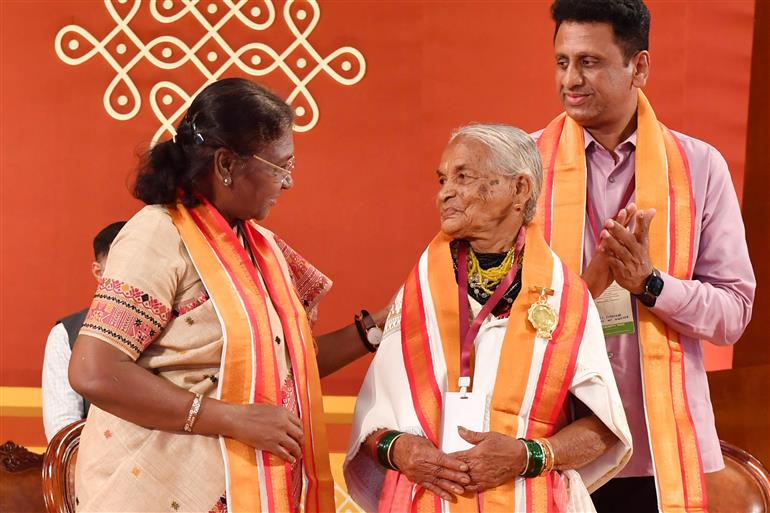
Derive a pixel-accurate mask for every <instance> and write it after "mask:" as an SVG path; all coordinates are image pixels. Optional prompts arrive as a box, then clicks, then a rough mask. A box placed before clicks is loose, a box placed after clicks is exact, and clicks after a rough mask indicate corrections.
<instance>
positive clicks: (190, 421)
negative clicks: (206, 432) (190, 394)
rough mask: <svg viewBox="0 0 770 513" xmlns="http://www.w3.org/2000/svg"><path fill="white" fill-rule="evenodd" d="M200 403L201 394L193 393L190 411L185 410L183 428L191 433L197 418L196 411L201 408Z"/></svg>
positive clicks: (201, 401)
mask: <svg viewBox="0 0 770 513" xmlns="http://www.w3.org/2000/svg"><path fill="white" fill-rule="evenodd" d="M201 403H203V394H195V398H194V399H193V402H192V405H191V406H190V411H189V412H187V422H185V423H184V430H185V431H187V432H188V433H192V429H193V426H194V425H195V421H196V420H198V412H199V411H200V409H201Z"/></svg>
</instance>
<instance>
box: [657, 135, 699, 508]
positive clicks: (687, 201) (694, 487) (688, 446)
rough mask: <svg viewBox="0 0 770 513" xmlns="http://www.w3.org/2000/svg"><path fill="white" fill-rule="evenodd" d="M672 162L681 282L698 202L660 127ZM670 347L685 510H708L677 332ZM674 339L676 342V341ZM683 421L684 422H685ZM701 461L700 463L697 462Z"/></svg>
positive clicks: (670, 138) (675, 262) (675, 258)
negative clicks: (680, 447) (696, 202)
mask: <svg viewBox="0 0 770 513" xmlns="http://www.w3.org/2000/svg"><path fill="white" fill-rule="evenodd" d="M660 126H661V130H662V133H663V139H664V141H665V145H666V154H667V156H668V160H669V168H668V175H669V177H668V178H669V194H670V205H671V207H670V210H671V222H670V225H671V230H670V234H669V237H670V240H671V243H670V250H669V251H670V254H671V258H669V271H668V272H669V274H671V275H672V276H676V277H678V278H680V279H690V278H691V277H692V266H693V260H694V255H693V252H694V247H695V200H694V198H693V193H692V178H691V174H690V169H689V163H688V161H687V156H686V154H685V152H684V148H682V145H681V143H680V142H679V140H678V139H677V138H676V137H675V136H674V134H672V133H671V131H670V130H669V129H668V128H666V127H665V126H663V124H662V123H661V124H660ZM668 337H669V346H670V347H671V351H672V355H673V356H674V357H673V358H672V363H673V367H672V383H673V384H674V386H675V389H674V392H673V397H674V411H675V416H676V418H677V419H678V420H677V424H678V426H679V438H680V446H682V447H683V449H682V450H680V458H681V459H682V461H684V465H683V466H682V470H683V473H684V474H683V479H684V482H685V490H686V493H685V507H686V509H687V510H688V511H699V510H706V509H707V507H708V505H707V497H706V492H705V490H706V485H705V480H704V476H703V461H702V459H701V453H700V448H699V446H698V437H697V433H696V432H695V424H694V422H693V420H692V415H691V412H690V408H689V402H688V400H687V389H686V387H685V375H684V354H683V352H682V350H681V347H682V346H681V336H680V335H679V334H678V333H675V332H674V331H673V330H668ZM672 338H673V340H672ZM679 419H682V420H681V421H680V420H679ZM695 457H697V461H695Z"/></svg>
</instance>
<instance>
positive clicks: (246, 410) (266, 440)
mask: <svg viewBox="0 0 770 513" xmlns="http://www.w3.org/2000/svg"><path fill="white" fill-rule="evenodd" d="M230 406H232V410H231V411H232V414H231V415H230V422H229V424H230V425H231V428H230V430H229V431H230V432H228V433H223V434H224V435H225V436H229V437H230V438H235V439H236V440H239V441H241V442H243V443H245V444H247V445H249V446H251V447H254V448H255V449H259V450H262V451H268V452H269V453H271V454H274V455H276V456H278V457H279V458H281V459H283V460H285V461H287V462H289V463H294V461H295V460H299V459H301V458H302V444H303V443H304V441H305V439H304V433H303V431H302V421H301V420H300V419H299V417H297V416H296V415H294V414H293V413H291V412H290V411H289V410H287V409H286V408H284V407H283V406H274V405H271V404H245V405H240V404H237V405H230Z"/></svg>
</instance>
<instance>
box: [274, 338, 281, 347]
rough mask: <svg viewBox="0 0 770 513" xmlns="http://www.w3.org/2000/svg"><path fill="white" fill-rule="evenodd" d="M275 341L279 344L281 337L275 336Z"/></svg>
mask: <svg viewBox="0 0 770 513" xmlns="http://www.w3.org/2000/svg"><path fill="white" fill-rule="evenodd" d="M275 343H276V344H278V345H280V344H281V337H275Z"/></svg>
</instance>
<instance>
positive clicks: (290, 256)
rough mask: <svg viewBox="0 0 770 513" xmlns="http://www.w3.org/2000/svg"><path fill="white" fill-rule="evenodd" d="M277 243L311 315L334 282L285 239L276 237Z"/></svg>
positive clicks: (303, 303) (300, 296)
mask: <svg viewBox="0 0 770 513" xmlns="http://www.w3.org/2000/svg"><path fill="white" fill-rule="evenodd" d="M275 242H276V244H277V245H278V248H279V249H280V250H281V253H283V256H284V258H285V259H286V263H287V264H288V266H289V275H290V276H291V279H292V281H293V282H294V288H295V289H296V290H297V295H298V296H299V299H300V301H302V305H303V306H304V307H305V311H306V312H308V314H310V313H311V311H313V310H314V309H315V307H316V306H318V303H319V302H320V301H321V298H323V297H324V296H325V295H326V294H327V293H328V292H329V289H331V286H332V280H330V279H329V278H328V277H327V276H326V275H324V274H323V273H322V272H321V271H319V270H318V269H316V268H315V267H313V265H312V264H311V263H310V262H308V261H307V260H305V259H304V258H303V257H302V255H300V254H299V253H297V252H296V251H294V249H292V247H291V246H289V245H288V244H286V242H285V241H284V240H283V239H280V238H278V237H275Z"/></svg>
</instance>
